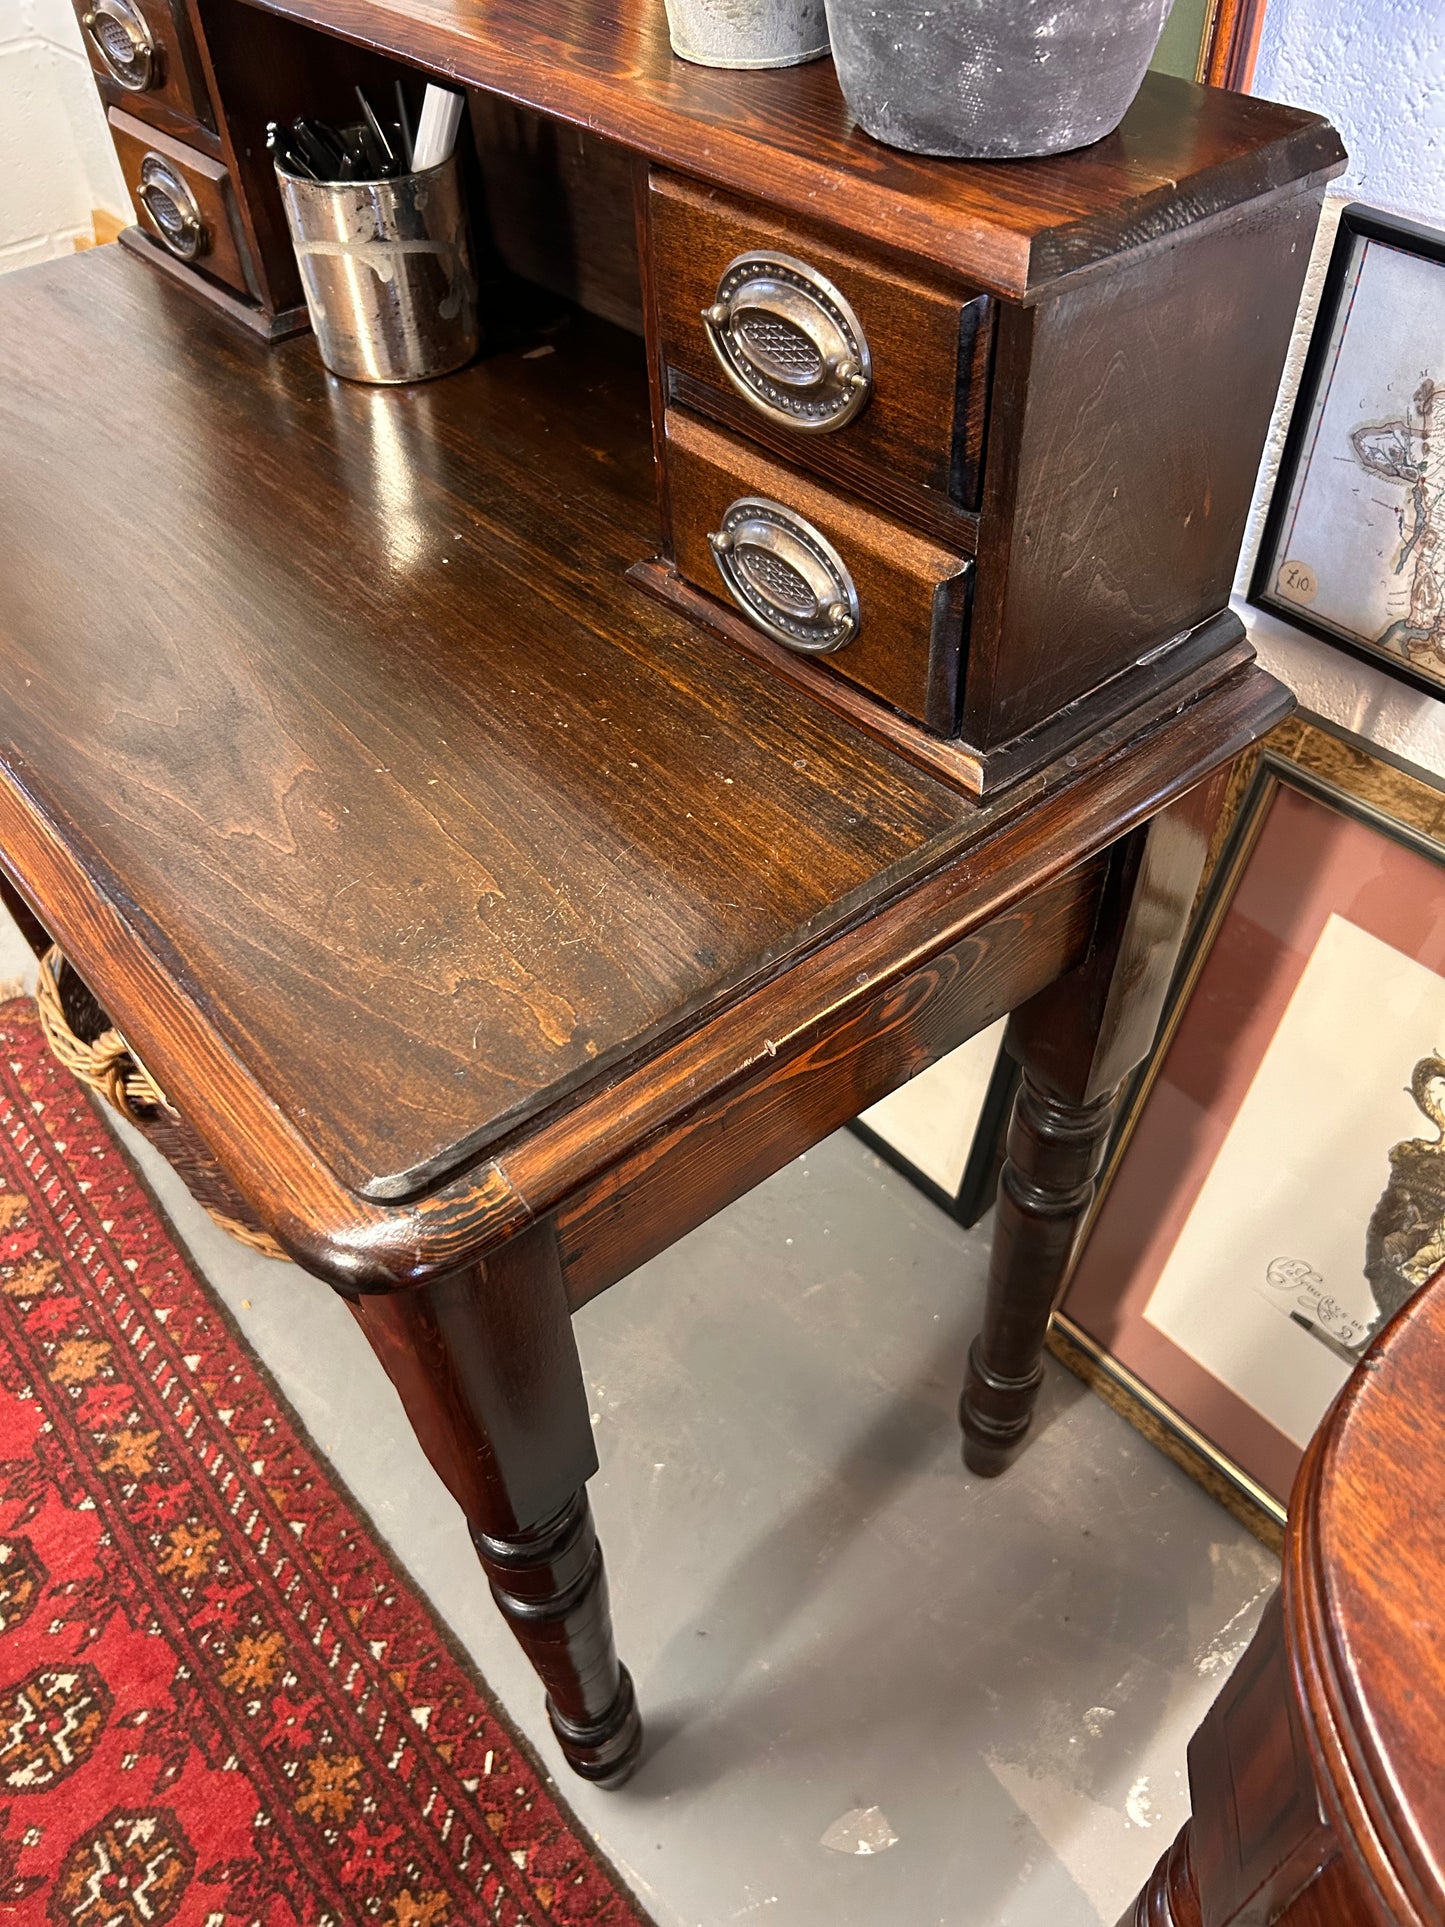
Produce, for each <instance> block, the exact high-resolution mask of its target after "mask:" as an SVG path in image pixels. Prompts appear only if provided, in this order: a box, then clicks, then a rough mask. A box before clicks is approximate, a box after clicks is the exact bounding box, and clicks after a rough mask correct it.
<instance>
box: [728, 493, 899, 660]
mask: <svg viewBox="0 0 1445 1927" xmlns="http://www.w3.org/2000/svg"><path fill="white" fill-rule="evenodd" d="M707 539H708V542H709V544H710V545H711V548H712V553H713V560H714V562H716V564H717V567H718V573H719V575H721V577H722V579H723V581H724V582H725V583H726V585H727V590H728V594H729V595H730V596H731V597H732V599H733V601H734V602H736V603H737V605H738V607H739V608H740V609H741V610H742V612H743V614H744V615H745V616H747V617H748V619H749V620H750V621H751V622H752V623H753V624H754V625H755V626H756V627H757V628H759V629H761V630H762V631H763V633H764V635H768V636H771V637H772V638H773V640H774V641H775V642H781V643H784V644H785V645H786V646H787V647H788V648H789V649H797V650H800V651H802V653H803V654H805V655H810V656H826V655H830V654H831V653H832V652H833V650H835V649H841V648H842V647H843V645H844V644H845V643H848V642H851V641H852V640H853V638H854V636H856V635H857V633H858V627H859V624H860V622H861V621H862V612H861V610H860V609H859V606H858V591H857V589H856V587H855V586H854V582H853V577H852V575H851V574H850V573H849V570H848V565H847V564H846V563H845V562H844V560H843V558H842V556H841V555H839V553H838V551H837V550H836V549H835V548H834V547H833V545H832V543H831V542H830V541H829V540H828V539H827V537H826V536H824V535H821V534H820V533H819V532H818V530H817V529H815V528H814V527H813V525H812V523H811V522H808V521H805V520H804V518H803V517H802V516H801V515H796V514H795V513H794V512H793V510H792V509H790V508H785V507H784V506H783V504H782V503H781V502H773V501H769V500H768V498H767V497H766V496H763V495H741V496H739V497H738V499H737V501H735V502H732V503H730V504H729V506H728V508H727V510H726V511H725V513H724V515H723V518H722V523H721V526H720V527H719V528H717V529H715V530H714V531H713V532H712V533H711V534H710V535H709V536H708V538H707Z"/></svg>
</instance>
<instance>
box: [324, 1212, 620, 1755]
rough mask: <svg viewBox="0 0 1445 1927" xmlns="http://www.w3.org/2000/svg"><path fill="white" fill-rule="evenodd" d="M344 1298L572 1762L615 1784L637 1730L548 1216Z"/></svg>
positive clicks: (591, 1452)
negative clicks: (463, 1261)
mask: <svg viewBox="0 0 1445 1927" xmlns="http://www.w3.org/2000/svg"><path fill="white" fill-rule="evenodd" d="M350 1303H351V1309H352V1311H353V1312H354V1313H355V1315H356V1319H357V1322H358V1324H359V1325H360V1326H361V1328H362V1330H363V1331H364V1332H365V1334H366V1336H367V1338H368V1340H369V1341H370V1343H371V1345H372V1347H373V1349H374V1350H375V1352H376V1355H377V1357H378V1358H379V1359H380V1360H381V1363H382V1365H383V1366H384V1367H385V1369H386V1371H387V1374H388V1376H389V1377H390V1378H391V1380H392V1383H393V1384H394V1385H395V1387H396V1390H397V1393H398V1395H399V1397H400V1399H401V1402H402V1405H403V1407H404V1408H405V1410H406V1413H407V1416H408V1418H409V1419H410V1421H411V1423H412V1426H413V1429H414V1430H415V1432H416V1435H417V1438H418V1440H419V1442H420V1443H421V1445H422V1448H423V1450H424V1451H425V1452H426V1454H427V1457H428V1458H429V1459H430V1460H431V1463H432V1465H433V1466H434V1468H435V1469H436V1471H437V1473H438V1474H439V1476H440V1477H441V1479H442V1481H443V1483H444V1484H445V1485H446V1486H447V1488H448V1490H449V1491H450V1492H451V1493H452V1496H453V1497H454V1498H455V1499H456V1500H457V1502H458V1504H459V1505H460V1506H461V1508H462V1511H463V1512H464V1513H465V1515H466V1519H467V1524H468V1526H469V1527H470V1529H471V1534H472V1542H473V1544H474V1545H475V1547H476V1549H477V1555H478V1557H479V1558H480V1559H481V1562H482V1565H483V1567H484V1569H485V1570H486V1573H487V1576H488V1578H489V1579H490V1581H491V1585H492V1596H493V1598H494V1599H495V1600H496V1603H497V1605H498V1607H499V1608H500V1610H501V1613H502V1616H503V1618H504V1619H505V1620H506V1621H507V1624H508V1625H509V1626H510V1627H511V1629H512V1631H513V1632H514V1633H515V1634H516V1636H517V1639H518V1642H519V1643H520V1645H521V1647H522V1649H523V1651H524V1652H525V1653H526V1655H527V1657H528V1659H530V1660H531V1662H532V1665H533V1667H534V1668H535V1670H536V1672H537V1674H538V1677H539V1678H540V1679H541V1681H542V1683H543V1685H544V1686H545V1687H546V1689H547V1710H548V1713H549V1715H550V1717H551V1722H552V1729H553V1731H554V1732H555V1733H556V1735H557V1737H558V1739H559V1740H560V1742H561V1744H562V1749H563V1752H564V1753H565V1754H566V1756H567V1759H568V1762H569V1764H570V1765H571V1766H572V1768H573V1769H574V1771H576V1772H578V1773H580V1774H581V1775H582V1776H583V1778H585V1779H589V1780H595V1781H598V1782H600V1783H602V1784H604V1785H607V1786H616V1785H618V1784H619V1783H620V1782H621V1781H622V1780H625V1779H626V1778H627V1777H628V1775H629V1774H630V1773H631V1771H632V1769H633V1767H634V1766H635V1765H636V1763H637V1759H638V1756H639V1753H640V1751H641V1746H642V1726H641V1722H640V1720H639V1719H638V1714H637V1702H636V1699H635V1698H634V1696H633V1691H632V1682H631V1680H630V1679H629V1678H628V1676H627V1673H626V1670H625V1669H624V1668H623V1667H621V1666H619V1664H618V1661H617V1654H616V1651H615V1649H614V1646H613V1641H612V1621H611V1614H610V1612H609V1610H608V1600H607V1578H606V1573H605V1571H604V1569H603V1563H602V1552H601V1548H600V1547H599V1546H598V1544H597V1536H596V1534H595V1532H594V1531H593V1529H592V1516H591V1512H590V1510H589V1508H588V1504H587V1495H586V1481H587V1480H588V1479H589V1478H590V1477H591V1476H592V1474H593V1473H594V1472H595V1471H596V1469H597V1454H596V1451H595V1449H594V1446H593V1443H592V1427H591V1423H590V1421H589V1418H588V1413H587V1391H586V1387H585V1386H584V1384H583V1382H582V1368H581V1366H580V1364H579V1363H578V1359H577V1347H576V1343H575V1341H574V1340H573V1336H572V1321H571V1318H570V1316H569V1312H568V1305H567V1296H566V1291H565V1288H564V1286H563V1281H562V1270H561V1264H560V1261H559V1258H558V1252H557V1241H556V1235H555V1232H554V1230H553V1227H552V1226H551V1225H550V1224H547V1223H541V1224H538V1225H534V1226H533V1227H532V1228H531V1229H530V1230H529V1231H528V1232H527V1233H525V1234H524V1235H523V1236H522V1237H519V1238H514V1239H513V1240H512V1241H511V1242H510V1244H508V1245H505V1246H504V1247H503V1248H502V1250H501V1251H499V1252H498V1253H497V1254H496V1255H495V1257H493V1258H492V1259H490V1260H489V1261H488V1262H487V1263H486V1264H482V1265H477V1266H473V1267H472V1268H470V1269H469V1270H467V1271H465V1272H461V1273H458V1274H456V1275H454V1276H452V1277H450V1278H441V1279H438V1280H437V1281H436V1282H435V1283H434V1284H432V1285H430V1286H427V1287H426V1288H424V1289H423V1290H421V1291H414V1292H407V1293H405V1294H402V1295H398V1296H395V1297H389V1298H376V1297H371V1298H357V1299H353V1300H351V1301H350Z"/></svg>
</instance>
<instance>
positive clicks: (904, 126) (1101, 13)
mask: <svg viewBox="0 0 1445 1927" xmlns="http://www.w3.org/2000/svg"><path fill="white" fill-rule="evenodd" d="M1171 4H1172V0H827V6H828V26H829V30H830V33H831V36H832V42H833V58H834V60H835V61H836V63H837V67H838V79H839V81H840V82H841V83H842V88H843V92H844V94H845V95H846V97H847V101H848V105H849V107H851V108H852V110H853V114H854V117H855V118H856V119H857V120H858V121H859V123H860V124H861V125H862V126H863V127H865V128H866V129H867V130H868V132H869V133H870V134H872V135H874V136H875V138H876V139H878V140H881V141H886V142H887V143H888V144H889V146H890V147H905V148H908V149H910V150H911V151H912V152H913V153H916V154H943V155H948V156H953V157H956V158H969V159H974V160H1022V159H1025V158H1027V157H1029V156H1031V155H1038V154H1061V153H1064V152H1065V151H1066V150H1067V149H1069V148H1072V147H1086V146H1088V144H1089V143H1090V142H1091V141H1096V140H1102V139H1103V137H1104V135H1105V134H1111V133H1113V131H1114V129H1115V128H1116V127H1117V126H1118V125H1119V122H1120V121H1121V120H1122V119H1123V118H1124V115H1125V114H1126V113H1127V111H1128V109H1129V104H1130V102H1131V101H1132V100H1133V98H1134V96H1135V94H1136V93H1138V91H1139V84H1140V82H1141V81H1142V80H1143V78H1144V71H1145V69H1146V68H1147V67H1148V65H1149V62H1150V60H1151V59H1152V57H1153V54H1154V49H1155V47H1156V46H1157V45H1158V44H1159V36H1160V34H1161V33H1162V32H1163V31H1164V22H1165V21H1166V19H1167V18H1168V17H1169V8H1170V5H1171Z"/></svg>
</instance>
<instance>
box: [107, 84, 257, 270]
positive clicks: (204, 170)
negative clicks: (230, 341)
mask: <svg viewBox="0 0 1445 1927" xmlns="http://www.w3.org/2000/svg"><path fill="white" fill-rule="evenodd" d="M109 119H110V131H111V138H112V139H113V140H114V142H115V152H116V158H117V159H118V160H119V162H120V171H121V173H122V174H124V176H125V184H126V187H127V188H128V190H129V192H130V197H131V200H132V202H133V203H134V204H135V211H136V220H137V222H138V223H139V225H140V227H141V229H142V231H143V232H145V233H146V234H148V235H149V236H150V238H151V239H152V240H153V241H155V242H156V243H157V245H159V246H162V247H163V246H164V245H165V244H164V241H163V239H162V231H161V229H160V228H158V227H157V225H156V223H155V221H154V220H153V219H152V217H151V213H150V210H149V208H148V207H147V206H146V204H145V202H144V201H143V200H142V199H141V198H140V196H139V194H137V192H136V187H137V184H138V182H139V181H140V177H141V169H142V167H143V166H144V164H145V161H146V159H147V157H148V156H149V155H152V154H155V155H159V157H160V158H161V159H162V160H164V161H165V162H166V163H167V165H168V166H170V167H173V168H174V169H175V170H176V172H177V174H178V175H179V176H180V178H181V180H182V181H183V182H184V183H185V185H186V186H187V187H188V188H189V189H190V191H191V193H192V195H193V196H194V198H195V203H196V207H197V209H198V211H199V213H200V216H201V220H202V222H203V223H204V225H205V230H206V239H205V243H204V246H203V248H202V250H201V252H200V253H199V254H198V255H197V256H196V257H195V259H194V261H187V262H185V263H184V264H182V265H184V266H185V268H186V271H187V272H188V273H194V272H199V273H202V274H208V275H214V276H215V277H216V279H217V280H219V281H224V282H225V283H226V284H227V286H228V287H231V288H234V289H235V290H236V292H237V293H238V294H242V295H249V294H253V293H254V291H255V290H254V286H253V283H254V280H255V275H254V273H253V271H252V268H251V262H250V257H249V254H248V252H247V248H246V241H245V236H244V235H243V233H242V231H241V222H240V215H239V212H238V210H237V206H236V197H235V194H234V193H233V192H232V188H231V177H230V175H229V173H228V172H227V170H226V168H225V167H224V166H223V165H222V163H221V162H220V161H217V160H212V159H211V157H210V155H208V154H203V153H201V152H200V151H199V149H197V148H194V147H186V146H184V145H183V144H182V143H181V142H180V141H177V140H172V138H171V137H170V135H169V134H163V133H161V131H160V130H159V129H158V128H155V127H147V126H146V125H145V123H144V122H143V121H138V120H134V119H133V118H132V117H131V116H130V115H129V114H123V113H122V112H121V110H120V109H119V108H118V107H112V108H111V110H110V116H109Z"/></svg>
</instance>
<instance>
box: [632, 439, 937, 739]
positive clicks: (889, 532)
mask: <svg viewBox="0 0 1445 1927" xmlns="http://www.w3.org/2000/svg"><path fill="white" fill-rule="evenodd" d="M665 459H666V463H667V479H668V493H669V499H670V505H671V511H672V539H671V543H670V548H671V551H672V554H673V556H674V558H675V560H676V563H677V568H678V572H679V574H681V575H682V576H683V577H684V578H685V579H686V580H687V581H689V582H691V583H692V584H693V585H694V587H696V588H699V589H702V590H704V591H705V592H706V593H708V594H710V595H712V596H714V597H716V598H717V599H718V600H722V601H725V600H727V595H728V592H727V589H726V586H725V585H724V583H723V581H722V579H721V577H720V576H719V574H718V570H717V564H716V561H715V560H714V557H713V552H712V549H711V547H710V546H709V544H708V535H709V533H710V532H711V531H712V530H714V529H718V528H720V527H721V526H722V519H723V515H724V513H725V511H726V510H727V509H728V507H729V506H730V505H731V504H732V503H733V502H735V501H737V500H738V498H739V497H740V496H746V495H761V496H765V497H767V498H768V499H769V500H771V501H775V502H781V503H782V504H783V506H784V507H785V508H789V509H792V510H793V511H794V513H795V514H798V515H800V516H802V517H803V519H804V520H805V521H807V522H809V523H811V524H812V526H813V527H814V528H815V529H816V530H817V531H818V533H819V534H820V535H822V536H824V537H825V538H826V539H827V540H828V541H829V542H831V543H832V544H833V546H834V548H835V549H836V550H837V551H838V554H839V555H840V556H841V557H842V559H843V561H844V563H845V565H846V566H847V568H848V571H849V573H850V574H851V576H852V577H853V581H854V583H855V585H856V587H857V591H858V606H859V611H860V618H859V623H858V631H857V634H856V636H855V637H854V638H853V640H852V641H851V642H848V643H847V644H845V645H844V647H843V648H841V649H839V650H837V651H835V652H834V653H833V654H832V655H830V656H817V657H813V658H812V659H811V660H812V663H813V666H814V667H815V668H816V669H818V670H819V671H821V672H823V673H825V674H828V675H838V676H842V677H844V678H845V679H846V680H847V681H849V682H852V683H857V684H858V685H859V686H860V687H862V688H864V689H867V690H870V691H871V692H872V693H873V694H874V695H875V696H881V697H882V698H883V699H884V701H885V702H888V703H891V704H892V705H893V707H894V708H895V709H900V710H902V711H904V713H905V714H907V715H910V716H913V717H915V718H917V720H918V721H920V722H922V723H925V724H927V725H928V727H929V728H931V729H932V730H933V731H934V732H935V733H936V734H937V735H940V736H951V735H952V734H953V733H954V730H955V728H956V727H957V721H958V692H959V675H960V670H961V666H962V660H963V652H964V650H965V648H966V647H967V638H966V632H967V612H968V582H967V571H968V562H967V559H966V558H964V557H961V556H959V555H958V554H956V553H954V552H952V551H950V550H948V549H943V548H940V547H939V546H938V544H937V543H934V542H929V541H926V540H925V539H924V538H923V537H922V536H919V535H914V534H912V533H911V532H910V531H909V530H908V529H904V528H900V527H899V525H898V524H897V523H896V522H892V521H889V520H888V519H887V518H886V517H884V516H882V515H878V514H876V513H874V512H873V511H872V510H869V509H866V508H863V507H861V506H860V505H859V504H858V503H856V502H852V501H850V500H849V499H848V498H847V497H846V496H843V495H839V494H837V493H836V492H835V491H834V490H832V489H827V488H823V487H821V486H820V485H819V484H818V483H817V482H814V481H812V480H810V479H809V478H808V477H807V476H805V475H800V474H799V473H798V472H797V470H796V469H791V468H784V467H782V466H781V465H780V464H779V463H777V462H773V461H770V460H769V459H768V458H767V457H766V456H765V455H762V454H760V453H759V452H758V450H757V449H756V448H754V447H752V446H751V445H750V444H749V443H747V442H745V441H742V440H741V439H739V438H738V437H736V436H732V435H725V434H723V433H721V432H720V431H719V430H717V429H714V428H709V427H708V426H707V425H706V423H704V422H700V421H697V420H696V419H694V418H693V417H691V416H689V415H687V414H685V413H684V412H683V411H682V410H681V409H676V408H671V409H669V410H668V412H667V423H666V455H665Z"/></svg>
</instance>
